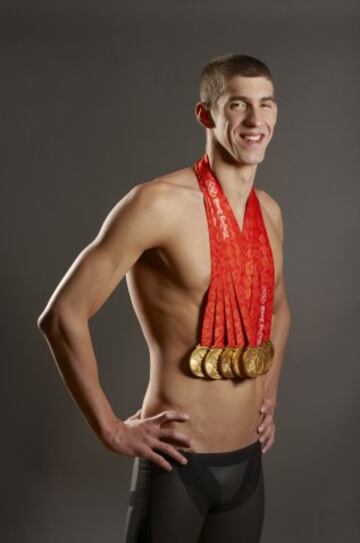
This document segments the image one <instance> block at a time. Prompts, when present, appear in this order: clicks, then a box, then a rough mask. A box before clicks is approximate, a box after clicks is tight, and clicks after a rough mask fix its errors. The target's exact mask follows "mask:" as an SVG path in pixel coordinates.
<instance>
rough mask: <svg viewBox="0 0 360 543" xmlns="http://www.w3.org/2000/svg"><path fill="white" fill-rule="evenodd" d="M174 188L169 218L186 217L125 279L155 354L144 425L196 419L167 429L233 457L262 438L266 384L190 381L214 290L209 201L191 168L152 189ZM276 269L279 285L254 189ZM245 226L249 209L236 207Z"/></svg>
mask: <svg viewBox="0 0 360 543" xmlns="http://www.w3.org/2000/svg"><path fill="white" fill-rule="evenodd" d="M157 182H158V183H161V184H162V185H163V186H164V183H165V184H167V185H168V187H169V191H168V194H169V213H174V214H175V213H176V215H177V216H179V217H181V221H179V224H178V225H177V227H174V228H172V229H171V230H169V232H168V238H167V242H166V244H165V245H164V246H163V247H162V248H161V249H160V248H153V249H150V250H148V251H145V252H144V253H143V254H142V256H141V257H140V258H139V260H138V261H137V262H136V263H135V265H134V266H133V267H132V268H131V269H130V270H129V272H128V273H127V275H126V279H127V284H128V288H129V294H130V297H131V300H132V303H133V306H134V309H135V312H136V314H137V317H138V319H139V323H140V326H141V328H142V331H143V333H144V336H145V339H146V341H147V343H148V346H149V352H150V379H149V383H148V387H147V391H146V394H145V397H144V401H143V405H142V412H141V417H142V418H145V417H149V416H152V415H154V414H156V413H159V412H160V411H163V410H165V409H180V410H182V411H185V412H187V413H189V415H190V420H189V421H187V422H181V423H180V422H176V421H171V422H167V423H165V424H164V425H163V426H166V427H169V428H174V429H179V430H180V431H182V432H183V433H185V434H186V435H187V436H189V437H190V438H191V439H192V447H191V448H192V450H194V451H197V452H206V451H208V452H212V451H214V452H216V451H219V452H220V451H227V450H232V449H236V448H240V447H243V446H246V445H247V444H249V443H252V442H253V441H255V440H256V439H257V437H258V434H257V426H258V423H259V421H260V413H259V409H260V405H261V402H262V400H263V392H264V377H265V376H260V377H257V378H254V379H245V380H238V379H219V380H208V379H206V380H205V379H200V378H196V377H194V376H191V375H190V374H189V371H188V358H189V354H190V353H191V350H192V349H193V348H194V347H195V345H196V344H197V343H198V340H199V334H200V327H201V313H200V310H201V309H202V308H203V303H204V296H205V294H206V291H207V289H208V286H209V282H210V243H209V233H208V223H207V217H206V211H205V206H204V200H203V194H202V192H201V190H200V188H199V186H198V182H197V178H196V176H195V173H194V171H193V170H192V168H184V169H182V170H178V171H176V172H174V173H172V174H170V175H167V176H166V177H163V178H159V180H156V181H154V182H153V183H157ZM255 191H256V194H257V196H258V199H259V202H260V206H261V210H262V215H263V219H264V223H265V227H266V229H267V233H268V236H269V240H270V245H271V248H272V252H273V256H274V262H275V284H276V283H277V279H278V277H279V274H280V270H281V267H282V251H281V244H280V241H279V238H278V234H277V232H276V230H275V227H274V223H273V221H272V220H271V214H270V213H269V212H268V210H267V208H266V197H267V195H266V194H265V193H263V192H262V191H261V190H258V189H255ZM231 205H232V208H233V210H234V213H235V215H236V218H237V220H238V221H239V225H240V226H242V224H243V216H244V209H243V208H242V209H237V208H236V207H235V206H234V204H233V203H232V202H231Z"/></svg>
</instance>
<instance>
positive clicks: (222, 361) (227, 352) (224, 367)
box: [218, 347, 235, 379]
mask: <svg viewBox="0 0 360 543" xmlns="http://www.w3.org/2000/svg"><path fill="white" fill-rule="evenodd" d="M234 352H235V348H234V347H225V348H224V349H223V351H222V353H221V355H220V357H219V362H218V368H219V372H220V373H221V375H222V376H223V377H225V378H227V379H233V378H234V377H235V373H234V371H233V368H232V358H233V356H234Z"/></svg>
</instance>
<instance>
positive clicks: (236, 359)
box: [231, 346, 246, 377]
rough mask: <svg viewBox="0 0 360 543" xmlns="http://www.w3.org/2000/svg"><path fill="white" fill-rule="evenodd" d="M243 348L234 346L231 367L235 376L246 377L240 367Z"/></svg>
mask: <svg viewBox="0 0 360 543" xmlns="http://www.w3.org/2000/svg"><path fill="white" fill-rule="evenodd" d="M244 349H245V347H244V346H241V347H236V348H235V349H234V353H233V356H232V360H231V367H232V370H233V372H234V374H235V375H236V376H237V377H246V376H245V375H244V373H243V371H242V369H241V367H242V356H243V353H244Z"/></svg>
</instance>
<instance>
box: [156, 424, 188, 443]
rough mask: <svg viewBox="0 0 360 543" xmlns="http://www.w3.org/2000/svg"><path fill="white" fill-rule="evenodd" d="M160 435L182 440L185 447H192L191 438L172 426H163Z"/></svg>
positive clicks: (160, 436) (163, 437) (165, 437)
mask: <svg viewBox="0 0 360 543" xmlns="http://www.w3.org/2000/svg"><path fill="white" fill-rule="evenodd" d="M158 437H159V438H161V439H172V440H175V441H180V443H181V444H182V445H185V447H190V445H191V439H190V438H189V437H188V436H185V435H184V434H181V433H180V432H177V431H176V430H173V429H172V428H161V429H160V431H159V435H158Z"/></svg>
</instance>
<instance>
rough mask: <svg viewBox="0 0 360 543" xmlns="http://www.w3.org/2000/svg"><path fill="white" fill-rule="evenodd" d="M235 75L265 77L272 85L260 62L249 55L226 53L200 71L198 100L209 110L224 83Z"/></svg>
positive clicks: (265, 67) (266, 69)
mask: <svg viewBox="0 0 360 543" xmlns="http://www.w3.org/2000/svg"><path fill="white" fill-rule="evenodd" d="M235 75H242V76H244V77H261V76H262V77H265V78H266V79H269V80H270V81H271V82H272V83H273V80H272V75H271V73H270V70H269V68H268V67H267V66H266V64H264V62H261V60H259V59H257V58H255V57H250V56H249V55H234V54H232V53H228V54H226V55H221V56H218V57H215V58H213V59H212V60H210V62H208V63H207V64H206V65H205V66H204V68H203V69H202V71H201V76H200V100H201V101H202V102H205V103H206V104H207V106H208V107H209V108H210V109H211V108H214V107H215V106H216V102H217V101H218V99H219V98H220V96H221V94H222V93H223V92H224V90H225V84H226V82H227V81H228V80H229V79H231V78H232V77H234V76H235Z"/></svg>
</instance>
